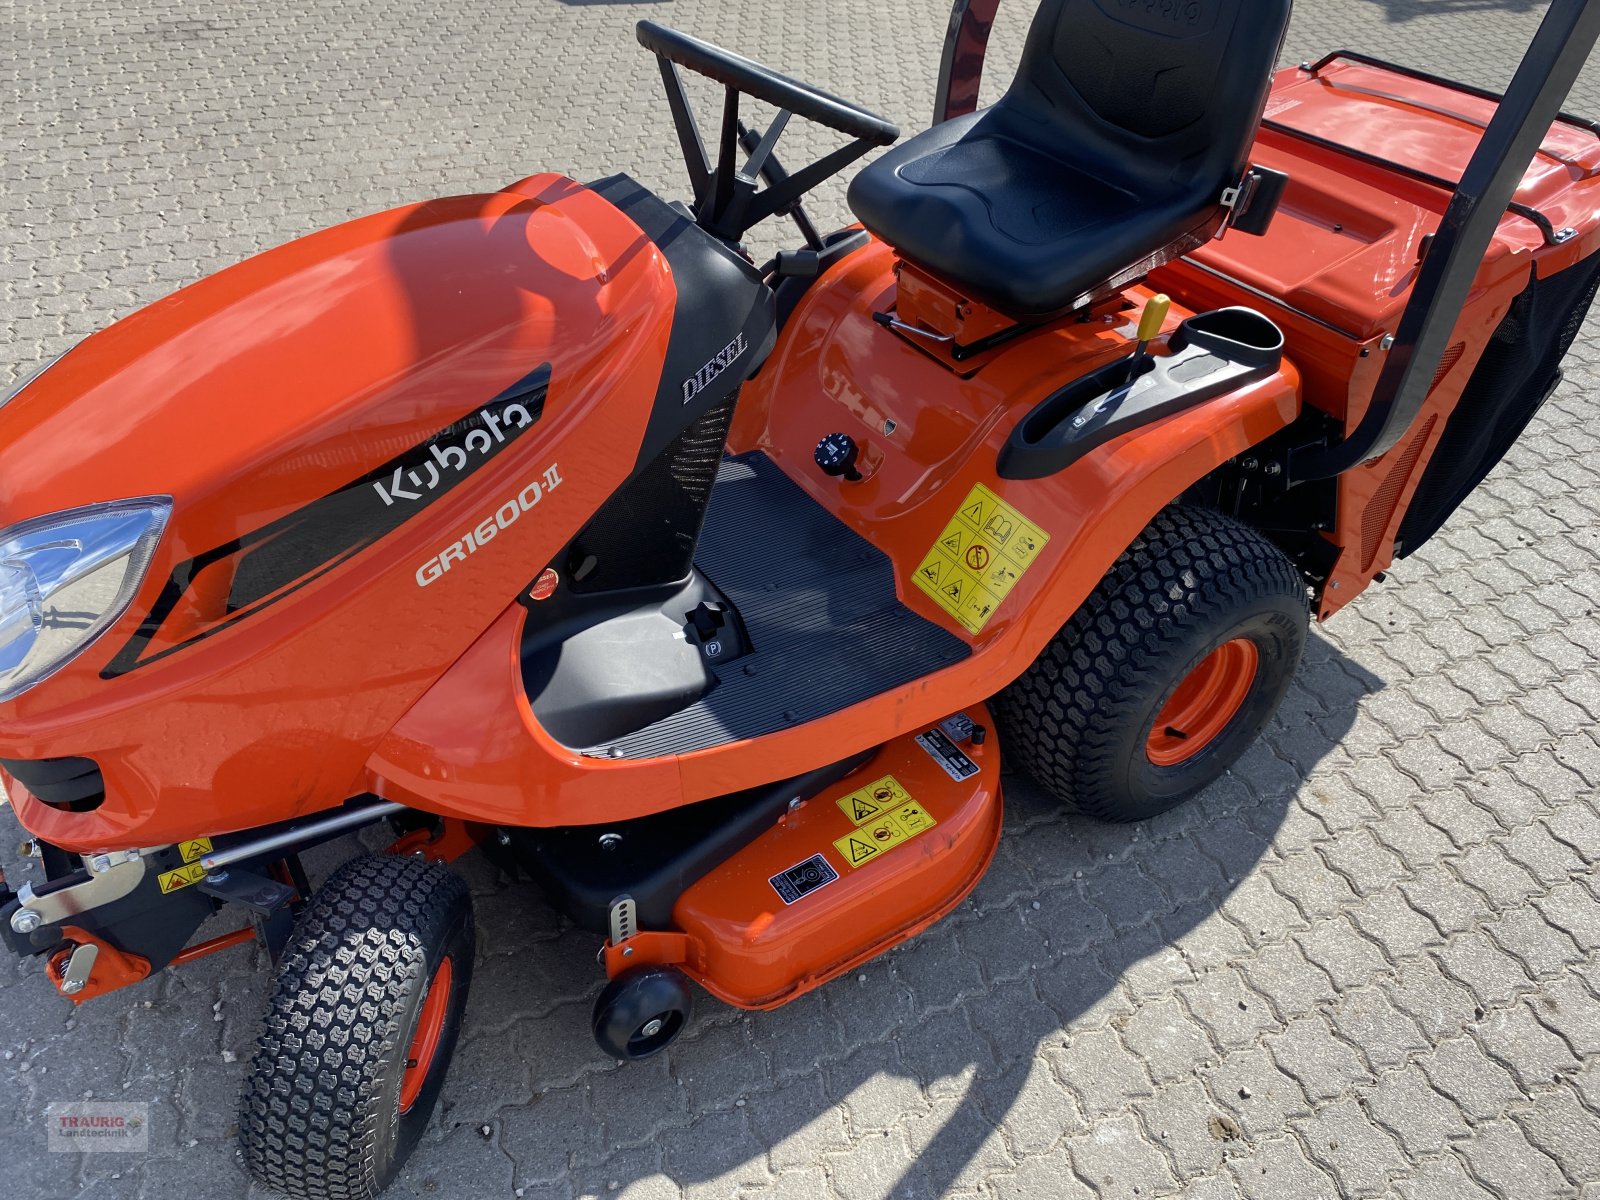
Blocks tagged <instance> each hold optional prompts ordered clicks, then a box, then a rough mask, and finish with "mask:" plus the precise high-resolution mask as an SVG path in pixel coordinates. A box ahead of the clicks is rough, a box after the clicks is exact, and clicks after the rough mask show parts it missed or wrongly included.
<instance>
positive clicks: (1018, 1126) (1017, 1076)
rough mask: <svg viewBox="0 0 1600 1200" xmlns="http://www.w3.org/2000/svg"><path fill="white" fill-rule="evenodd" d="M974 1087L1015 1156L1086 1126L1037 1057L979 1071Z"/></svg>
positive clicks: (1064, 1090) (1039, 1148)
mask: <svg viewBox="0 0 1600 1200" xmlns="http://www.w3.org/2000/svg"><path fill="white" fill-rule="evenodd" d="M975 1091H976V1094H977V1096H978V1098H979V1100H980V1102H981V1104H982V1106H983V1110H984V1112H986V1113H987V1114H988V1115H989V1119H990V1120H991V1121H993V1122H994V1125H995V1128H997V1129H1000V1130H1002V1131H1003V1132H1004V1134H1005V1137H1006V1142H1007V1144H1008V1145H1009V1147H1010V1149H1011V1152H1012V1156H1013V1157H1014V1158H1016V1159H1017V1160H1018V1161H1022V1160H1023V1159H1026V1158H1027V1157H1029V1156H1030V1155H1035V1154H1043V1153H1045V1152H1046V1151H1048V1150H1049V1149H1050V1148H1051V1147H1053V1146H1055V1145H1056V1144H1057V1143H1059V1142H1060V1141H1061V1139H1062V1138H1063V1137H1064V1136H1066V1135H1068V1134H1075V1133H1081V1132H1082V1131H1083V1130H1084V1129H1085V1128H1087V1123H1086V1122H1085V1121H1084V1117H1083V1112H1082V1110H1081V1109H1080V1108H1079V1107H1078V1102H1077V1100H1076V1099H1074V1097H1073V1094H1072V1092H1071V1091H1070V1090H1069V1089H1068V1088H1064V1087H1062V1086H1061V1082H1060V1080H1058V1079H1057V1078H1056V1077H1055V1074H1054V1073H1053V1072H1052V1071H1051V1070H1050V1067H1049V1064H1048V1063H1047V1062H1046V1061H1045V1060H1044V1059H1043V1058H1042V1057H1040V1058H1033V1059H1030V1060H1029V1061H1027V1062H1025V1063H1018V1064H1016V1065H1015V1066H1013V1067H1011V1068H1010V1069H1009V1070H1008V1071H1005V1072H1004V1073H995V1074H991V1075H984V1076H980V1077H979V1079H978V1081H977V1084H976V1088H975Z"/></svg>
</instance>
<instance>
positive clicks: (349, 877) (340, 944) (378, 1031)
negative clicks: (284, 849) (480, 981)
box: [239, 855, 473, 1200]
mask: <svg viewBox="0 0 1600 1200" xmlns="http://www.w3.org/2000/svg"><path fill="white" fill-rule="evenodd" d="M472 955H473V922H472V901H471V897H470V895H469V893H468V891H467V886H466V884H465V883H464V882H463V881H462V880H461V878H460V877H459V876H457V875H455V874H453V873H452V872H451V871H449V870H447V869H446V868H444V867H442V866H439V865H437V864H432V863H428V862H425V861H423V860H422V859H420V858H414V857H398V856H393V855H364V856H362V857H359V858H354V859H351V860H350V861H349V862H347V863H345V864H344V865H343V866H341V867H340V868H339V869H338V870H337V871H335V872H334V873H333V875H332V876H331V877H330V878H329V879H328V882H327V883H326V884H324V885H323V887H322V889H321V890H320V891H318V892H317V893H316V894H315V895H314V896H313V897H312V898H311V901H310V902H309V903H308V904H307V906H306V909H305V911H304V912H303V913H302V914H301V916H300V919H299V921H298V922H297V923H296V926H295V930H294V933H293V935H292V936H291V937H290V939H289V944H288V946H287V948H286V949H285V951H284V954H283V959H282V962H281V964H280V966H279V970H278V977H277V981H276V983H275V984H274V986H273V990H272V996H271V999H270V1000H269V1002H268V1005H267V1015H266V1019H265V1022H264V1026H263V1029H262V1033H261V1039H260V1042H259V1043H258V1046H257V1050H256V1055H255V1059H254V1062H253V1063H252V1067H251V1072H250V1076H249V1079H248V1080H247V1082H246V1084H245V1092H244V1099H243V1104H242V1106H241V1113H240V1121H239V1129H240V1141H241V1144H242V1148H243V1151H244V1158H245V1163H246V1165H247V1167H248V1168H249V1170H250V1173H251V1174H252V1175H253V1176H255V1178H257V1179H259V1180H260V1181H261V1182H262V1183H264V1184H266V1185H267V1186H268V1187H271V1188H275V1189H277V1190H278V1191H280V1192H283V1193H285V1194H287V1195H289V1196H293V1197H296V1198H298V1200H371V1198H372V1197H375V1196H377V1195H378V1193H379V1192H381V1191H382V1190H383V1189H384V1187H386V1186H387V1185H388V1184H389V1183H390V1182H391V1181H392V1180H393V1179H394V1177H395V1175H396V1174H398V1173H399V1170H400V1168H401V1166H402V1165H404V1163H405V1161H406V1159H407V1157H409V1155H410V1154H411V1151H412V1150H413V1149H414V1148H415V1146H416V1144H417V1141H418V1139H420V1138H421V1136H422V1133H423V1130H424V1129H425V1128H426V1127H427V1123H428V1118H429V1116H430V1115H431V1114H432V1112H433V1106H434V1103H435V1102H436V1101H437V1100H438V1098H439V1089H440V1088H441V1087H442V1086H443V1083H444V1076H445V1071H446V1069H447V1067H448V1065H449V1061H450V1056H451V1054H452V1053H453V1051H454V1049H455V1043H456V1038H457V1036H458V1035H459V1033H460V1031H461V1014H462V1011H463V1010H464V1009H465V1007H466V1000H467V988H468V985H469V984H470V982H471V978H472Z"/></svg>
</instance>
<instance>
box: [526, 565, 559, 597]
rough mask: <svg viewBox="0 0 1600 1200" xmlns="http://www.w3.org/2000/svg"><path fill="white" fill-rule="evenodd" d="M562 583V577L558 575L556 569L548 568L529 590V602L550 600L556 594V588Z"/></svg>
mask: <svg viewBox="0 0 1600 1200" xmlns="http://www.w3.org/2000/svg"><path fill="white" fill-rule="evenodd" d="M560 583H561V576H559V575H557V574H556V569H555V568H554V567H546V568H545V569H544V570H543V571H542V572H541V573H540V575H539V578H537V579H535V580H534V581H533V586H532V587H531V588H529V589H528V599H529V600H548V599H550V597H551V596H554V595H555V594H556V588H557V586H558V585H559V584H560Z"/></svg>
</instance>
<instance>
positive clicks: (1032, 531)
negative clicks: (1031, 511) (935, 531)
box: [911, 483, 1050, 633]
mask: <svg viewBox="0 0 1600 1200" xmlns="http://www.w3.org/2000/svg"><path fill="white" fill-rule="evenodd" d="M1049 540H1050V535H1049V534H1048V533H1046V532H1045V531H1044V530H1042V529H1040V528H1039V527H1038V526H1037V525H1035V524H1034V523H1033V522H1032V521H1030V520H1028V518H1026V517H1024V516H1023V515H1022V514H1021V513H1020V512H1018V511H1017V510H1016V509H1014V508H1012V507H1011V505H1009V504H1007V503H1006V502H1005V501H1004V500H1002V499H1000V497H999V496H996V495H995V494H994V493H993V492H991V491H990V490H989V489H988V488H986V487H984V486H983V484H981V483H980V484H977V485H975V486H974V487H973V489H972V491H971V492H969V493H968V494H967V498H966V499H965V500H963V501H962V502H961V507H959V508H958V509H956V515H955V516H954V517H952V518H950V524H948V525H946V526H945V527H944V532H943V533H941V534H940V535H939V536H938V537H937V538H936V539H935V540H934V543H933V549H931V550H929V551H928V556H927V557H926V558H924V559H923V560H922V565H921V566H919V567H918V568H917V569H916V571H915V572H914V573H913V574H912V576H911V578H912V580H913V582H915V583H916V585H917V586H918V587H920V588H921V589H922V590H923V591H925V592H927V593H928V595H930V596H932V597H933V601H934V603H935V604H937V605H938V606H939V607H940V608H942V609H944V610H945V612H947V613H949V614H950V615H951V616H952V617H954V618H955V619H956V620H958V621H960V622H961V624H962V626H963V627H964V628H965V629H966V630H967V631H968V632H969V633H977V632H979V631H980V630H981V629H982V628H983V627H984V626H985V625H987V624H988V623H989V619H990V618H991V617H993V616H994V613H995V610H996V609H997V608H999V607H1000V602H1001V601H1002V600H1004V599H1005V598H1006V597H1007V596H1008V595H1010V594H1011V589H1012V588H1014V587H1016V586H1017V582H1018V580H1020V579H1021V578H1022V575H1023V572H1025V571H1026V570H1027V569H1028V568H1029V567H1031V566H1032V565H1033V563H1034V560H1035V559H1037V558H1038V557H1039V552H1040V551H1042V550H1043V549H1044V546H1045V543H1046V542H1048V541H1049Z"/></svg>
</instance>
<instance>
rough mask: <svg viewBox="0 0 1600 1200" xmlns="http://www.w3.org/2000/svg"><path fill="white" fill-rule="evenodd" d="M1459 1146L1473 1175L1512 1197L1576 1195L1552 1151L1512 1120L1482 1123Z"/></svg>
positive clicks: (1510, 1199) (1529, 1199) (1518, 1199)
mask: <svg viewBox="0 0 1600 1200" xmlns="http://www.w3.org/2000/svg"><path fill="white" fill-rule="evenodd" d="M1459 1150H1460V1154H1461V1157H1462V1158H1463V1159H1465V1160H1466V1163H1467V1165H1468V1167H1470V1168H1471V1170H1472V1173H1473V1175H1475V1176H1477V1177H1478V1178H1479V1179H1481V1180H1483V1181H1484V1182H1485V1183H1487V1184H1488V1185H1489V1186H1490V1187H1491V1188H1493V1189H1494V1190H1495V1191H1496V1192H1498V1193H1499V1194H1500V1195H1501V1196H1504V1197H1507V1198H1508V1200H1513V1198H1514V1200H1522V1198H1524V1197H1525V1198H1526V1200H1534V1198H1535V1197H1542V1198H1547V1200H1548V1198H1550V1197H1557V1196H1570V1195H1573V1194H1574V1192H1575V1191H1576V1190H1577V1189H1575V1188H1573V1187H1572V1186H1571V1185H1569V1184H1568V1183H1567V1181H1566V1179H1564V1178H1563V1177H1562V1175H1561V1172H1560V1171H1558V1170H1557V1169H1556V1164H1555V1163H1554V1162H1553V1161H1551V1159H1550V1157H1549V1155H1547V1154H1545V1153H1544V1152H1543V1151H1542V1150H1537V1149H1535V1148H1534V1147H1533V1146H1532V1145H1530V1144H1529V1142H1528V1139H1527V1138H1525V1137H1524V1136H1523V1135H1522V1131H1521V1130H1519V1129H1518V1128H1517V1126H1516V1125H1514V1124H1513V1123H1512V1122H1510V1121H1505V1120H1501V1121H1491V1122H1489V1123H1488V1124H1487V1125H1481V1126H1479V1127H1478V1128H1477V1129H1476V1130H1474V1131H1473V1137H1472V1138H1471V1140H1470V1141H1466V1142H1463V1143H1461V1146H1460V1148H1459Z"/></svg>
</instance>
